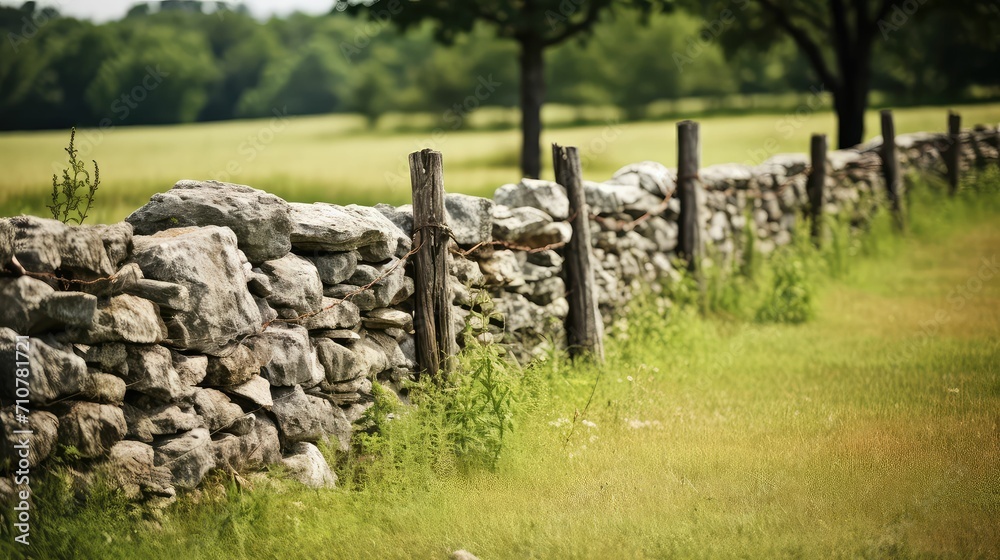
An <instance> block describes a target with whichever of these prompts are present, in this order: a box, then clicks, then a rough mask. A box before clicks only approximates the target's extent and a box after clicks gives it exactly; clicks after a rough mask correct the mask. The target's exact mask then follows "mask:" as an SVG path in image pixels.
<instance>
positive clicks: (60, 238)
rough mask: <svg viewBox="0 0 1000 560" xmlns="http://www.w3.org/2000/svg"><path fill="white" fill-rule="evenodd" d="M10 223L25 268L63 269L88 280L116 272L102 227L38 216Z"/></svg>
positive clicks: (19, 259)
mask: <svg viewBox="0 0 1000 560" xmlns="http://www.w3.org/2000/svg"><path fill="white" fill-rule="evenodd" d="M8 223H9V224H10V225H11V226H13V227H14V230H15V234H14V254H15V256H16V257H17V260H18V262H20V263H21V266H23V267H24V268H25V270H30V271H32V272H42V273H53V272H55V271H56V270H59V271H61V272H62V273H64V274H66V273H68V274H70V275H72V276H73V277H75V278H82V279H86V280H91V279H94V278H98V277H102V276H111V275H112V274H114V272H115V268H114V267H113V266H112V265H111V260H110V259H109V258H108V254H107V252H106V251H105V250H104V240H102V239H101V231H100V230H98V229H95V228H93V227H90V226H79V227H73V226H68V225H66V224H63V223H62V222H59V221H57V220H49V219H45V218H36V217H34V216H16V217H14V218H10V220H9V221H8Z"/></svg>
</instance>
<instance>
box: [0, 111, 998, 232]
mask: <svg viewBox="0 0 1000 560" xmlns="http://www.w3.org/2000/svg"><path fill="white" fill-rule="evenodd" d="M958 109H959V110H960V111H961V112H962V115H963V119H964V122H965V123H969V124H971V123H996V122H998V121H1000V104H987V105H969V106H963V107H958ZM877 118H878V117H877V114H876V113H874V112H873V113H872V114H870V115H869V116H868V119H867V130H868V135H869V136H874V135H876V134H878V120H877ZM699 120H700V122H701V123H702V132H701V134H702V150H703V162H704V164H705V165H709V164H714V163H725V162H744V161H748V162H751V163H759V162H761V161H763V160H764V159H766V158H767V157H769V156H770V155H773V153H777V152H803V151H806V148H807V146H808V145H809V144H808V142H809V135H810V134H812V133H814V132H826V133H827V134H830V135H831V139H832V138H834V137H835V134H834V132H835V121H834V117H833V114H832V113H831V112H830V111H829V110H828V107H827V106H825V105H823V104H818V105H816V106H815V107H812V108H810V107H809V106H808V105H803V106H802V108H801V111H798V112H791V113H789V114H784V115H781V114H778V115H773V114H772V115H751V116H741V117H733V116H725V117H706V118H703V119H699ZM944 123H945V109H944V108H939V107H934V108H914V109H901V110H899V111H897V112H896V129H897V131H898V132H899V133H904V132H914V131H921V130H942V129H943V128H944ZM675 138H676V132H675V130H674V125H673V123H672V122H670V121H660V122H638V123H626V124H607V125H602V126H584V127H575V128H559V129H554V128H550V129H549V130H547V131H546V133H545V137H544V138H543V142H545V143H549V142H559V143H562V144H568V145H576V146H578V147H579V148H580V149H581V154H582V156H583V161H584V176H585V177H586V178H588V179H593V180H604V179H606V178H608V177H609V176H610V175H611V174H612V173H614V172H615V171H616V170H617V169H618V168H620V167H621V166H623V165H625V164H628V163H632V162H636V161H641V160H647V159H649V160H655V161H661V162H664V163H665V164H667V165H668V166H672V165H674V164H675V159H676V142H675ZM68 139H69V134H68V132H66V131H64V132H18V133H2V134H0V169H2V170H3V171H2V173H0V215H15V214H19V213H30V214H38V215H47V214H48V210H47V209H46V208H45V204H46V202H47V201H48V193H49V192H50V191H51V176H52V174H53V173H54V172H55V170H54V169H53V166H55V167H56V168H58V169H61V168H62V167H65V161H66V154H65V153H64V151H63V148H65V146H66V144H67V142H68ZM77 140H78V141H77V147H78V149H80V152H81V153H80V156H81V158H84V159H86V160H88V161H89V160H91V159H96V160H97V161H98V163H99V164H100V166H101V177H102V184H103V186H102V190H100V191H99V192H98V201H97V205H96V211H95V212H94V213H93V214H92V216H93V220H92V221H95V222H114V221H117V220H121V219H122V218H124V217H125V216H127V215H128V214H129V213H130V212H131V211H132V210H134V209H136V208H138V207H139V206H141V205H142V204H144V203H145V202H146V201H147V200H148V199H149V197H150V195H152V194H153V193H156V192H163V191H166V190H168V189H169V188H170V187H171V186H173V184H174V183H175V182H176V181H177V180H179V179H219V180H227V179H228V180H229V181H231V182H236V183H243V184H248V185H251V186H254V187H257V188H260V189H264V190H267V191H270V192H274V193H276V194H278V195H280V196H282V197H284V198H286V199H288V200H295V201H304V202H312V201H330V202H339V203H350V202H358V203H365V204H372V203H376V202H390V203H397V204H402V203H404V202H408V201H409V197H410V191H409V188H410V187H409V171H408V169H407V167H406V156H407V154H408V153H410V152H412V151H414V150H417V149H419V148H422V147H432V148H435V149H438V150H440V151H442V152H443V153H444V161H445V187H446V188H447V189H448V190H450V191H454V192H466V193H472V194H481V195H490V194H492V192H493V190H494V189H496V187H498V186H500V185H502V184H504V183H508V182H512V181H517V180H518V179H519V177H520V175H519V173H518V165H517V162H518V145H519V144H518V142H519V134H518V132H517V131H515V130H502V131H461V132H453V131H447V132H441V133H433V132H431V131H428V132H424V133H389V132H379V131H370V130H368V128H367V125H366V124H365V121H364V120H363V119H362V118H360V117H356V116H349V115H348V116H344V115H340V116H322V117H306V118H291V119H287V120H279V119H274V120H253V121H233V122H225V123H210V124H194V125H184V126H162V127H120V128H118V129H113V130H107V131H103V132H102V131H98V130H81V131H80V132H79V134H78V139H77ZM544 159H545V158H543V160H544ZM544 173H548V174H550V173H551V171H550V170H546V171H545V172H544Z"/></svg>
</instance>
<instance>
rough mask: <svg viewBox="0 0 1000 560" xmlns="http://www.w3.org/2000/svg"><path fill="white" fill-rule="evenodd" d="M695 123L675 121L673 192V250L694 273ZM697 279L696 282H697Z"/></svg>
mask: <svg viewBox="0 0 1000 560" xmlns="http://www.w3.org/2000/svg"><path fill="white" fill-rule="evenodd" d="M698 142H699V141H698V123H696V122H694V121H681V122H679V123H677V194H678V198H679V199H680V203H681V212H680V217H679V218H678V219H677V222H678V224H677V225H678V226H680V228H679V229H678V232H677V237H678V239H677V252H678V254H679V256H680V257H681V258H683V259H685V260H686V261H687V268H688V271H690V272H692V273H694V274H696V275H697V274H698V269H699V268H700V266H701V263H700V262H698V261H699V260H700V258H701V239H699V238H700V237H701V233H700V230H699V227H698V165H699V161H698V160H699V159H700V156H701V153H700V146H699V143H698ZM700 284H701V282H699V285H700Z"/></svg>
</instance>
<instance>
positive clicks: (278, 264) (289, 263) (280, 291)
mask: <svg viewBox="0 0 1000 560" xmlns="http://www.w3.org/2000/svg"><path fill="white" fill-rule="evenodd" d="M260 269H261V270H262V271H263V272H264V274H265V275H266V276H267V278H268V280H270V283H271V295H269V296H267V297H266V298H265V299H267V303H268V304H269V305H270V306H271V307H273V308H275V309H278V308H286V309H291V310H293V311H295V312H296V313H298V314H300V315H301V314H304V313H308V312H310V311H313V310H315V309H318V308H319V306H320V304H321V303H322V302H323V284H322V282H320V277H319V271H318V270H317V269H316V265H314V264H313V263H312V262H310V261H309V260H308V259H305V258H303V257H300V256H298V255H295V254H291V253H290V254H288V255H285V256H284V257H281V258H280V259H277V260H273V261H267V262H265V263H262V264H261V265H260Z"/></svg>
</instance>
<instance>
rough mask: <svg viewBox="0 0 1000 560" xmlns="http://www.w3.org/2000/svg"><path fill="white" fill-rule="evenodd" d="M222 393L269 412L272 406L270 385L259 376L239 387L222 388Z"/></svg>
mask: <svg viewBox="0 0 1000 560" xmlns="http://www.w3.org/2000/svg"><path fill="white" fill-rule="evenodd" d="M222 391H223V392H225V393H228V394H230V395H233V396H235V397H237V398H238V399H245V400H247V401H249V402H250V403H252V404H253V405H255V406H258V407H260V408H263V409H264V410H271V406H272V405H274V400H273V399H272V398H271V384H270V383H268V382H267V379H264V378H263V377H260V376H254V377H252V378H251V379H250V380H248V381H246V382H245V383H240V384H239V385H230V386H228V387H223V388H222Z"/></svg>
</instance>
